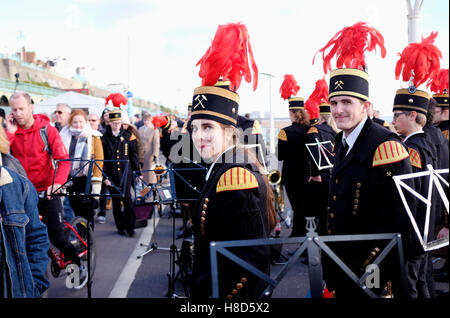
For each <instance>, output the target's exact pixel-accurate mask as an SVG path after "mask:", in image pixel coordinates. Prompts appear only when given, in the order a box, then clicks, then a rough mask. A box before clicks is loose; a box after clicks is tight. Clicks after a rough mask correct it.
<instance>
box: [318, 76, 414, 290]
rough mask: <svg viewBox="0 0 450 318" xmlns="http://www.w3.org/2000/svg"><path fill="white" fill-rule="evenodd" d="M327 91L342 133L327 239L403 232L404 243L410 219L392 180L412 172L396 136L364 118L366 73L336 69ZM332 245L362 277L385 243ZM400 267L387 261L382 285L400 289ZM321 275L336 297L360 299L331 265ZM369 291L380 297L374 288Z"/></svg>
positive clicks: (331, 183)
mask: <svg viewBox="0 0 450 318" xmlns="http://www.w3.org/2000/svg"><path fill="white" fill-rule="evenodd" d="M329 90H330V95H329V99H330V105H331V113H332V115H333V118H334V120H335V121H336V125H337V127H338V128H339V129H342V131H341V132H340V133H339V134H338V135H337V136H336V143H335V152H336V156H335V161H334V167H333V170H332V174H331V180H330V189H329V211H328V230H327V232H328V234H330V235H345V234H346V235H351V234H375V233H401V234H402V239H403V240H405V238H406V239H407V238H408V233H409V220H408V216H407V213H406V211H405V209H404V207H403V205H402V201H401V199H400V196H399V194H398V193H397V190H396V187H395V183H394V180H393V178H392V177H393V176H395V175H402V174H407V173H411V172H412V168H411V163H410V161H409V154H408V151H407V150H406V148H405V147H404V145H403V144H402V143H401V140H400V139H399V137H398V136H397V135H396V134H395V133H392V132H391V131H389V130H387V129H385V128H383V127H381V126H380V125H377V124H374V123H373V122H372V121H371V120H370V119H369V118H368V115H367V114H368V113H367V112H368V109H369V106H370V102H369V96H368V92H369V91H368V90H369V79H368V74H367V73H366V72H365V71H363V70H359V69H336V70H334V71H332V72H331V75H330V86H329ZM405 243H406V242H404V246H405V245H406V244H405ZM334 244H336V249H334V251H335V252H336V253H337V255H338V256H339V257H341V259H342V260H343V261H344V262H345V263H346V264H347V265H348V266H349V267H350V269H352V270H353V271H354V272H355V273H356V274H358V275H362V274H363V273H364V272H365V270H366V266H367V265H369V264H370V260H374V259H375V258H376V257H375V256H376V254H377V253H379V251H380V248H381V247H382V245H380V244H383V243H382V242H375V241H361V242H358V243H345V244H344V245H343V244H340V245H339V243H334ZM334 244H330V245H334ZM387 261H388V260H385V262H387ZM382 264H383V263H382ZM324 265H325V264H324ZM398 267H399V266H398V263H394V264H393V263H390V262H387V264H386V266H385V267H382V268H380V273H381V277H380V281H381V282H382V283H386V282H387V280H391V281H392V285H393V288H394V290H399V289H400V288H401V284H400V282H399V281H394V278H399V273H398V272H396V270H397V269H398ZM324 276H325V279H326V282H327V284H328V287H329V289H330V290H335V293H336V297H353V296H356V297H358V296H361V295H363V294H364V293H363V291H362V290H361V289H360V288H358V287H357V286H356V284H354V283H353V282H351V281H350V280H349V278H348V277H347V276H346V275H345V274H343V273H342V272H340V271H339V270H335V269H333V268H332V266H330V267H324ZM380 287H383V285H381V286H380ZM372 291H373V292H375V293H377V292H378V293H380V291H377V290H375V289H374V290H372ZM396 297H398V296H397V295H396Z"/></svg>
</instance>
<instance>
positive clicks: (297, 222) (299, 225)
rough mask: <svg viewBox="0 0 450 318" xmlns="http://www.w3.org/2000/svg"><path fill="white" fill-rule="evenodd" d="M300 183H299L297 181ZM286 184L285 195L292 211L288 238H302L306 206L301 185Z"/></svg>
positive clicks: (304, 229) (304, 230)
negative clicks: (290, 229)
mask: <svg viewBox="0 0 450 318" xmlns="http://www.w3.org/2000/svg"><path fill="white" fill-rule="evenodd" d="M299 183H300V181H299ZM299 183H298V184H286V185H285V189H286V194H287V196H288V199H289V203H290V204H291V208H292V211H293V214H292V215H293V216H294V218H293V220H292V231H291V234H290V236H292V237H295V236H304V235H305V234H306V228H305V227H306V220H305V216H306V206H305V199H306V198H305V195H304V194H305V193H304V190H305V189H304V186H303V183H301V184H299Z"/></svg>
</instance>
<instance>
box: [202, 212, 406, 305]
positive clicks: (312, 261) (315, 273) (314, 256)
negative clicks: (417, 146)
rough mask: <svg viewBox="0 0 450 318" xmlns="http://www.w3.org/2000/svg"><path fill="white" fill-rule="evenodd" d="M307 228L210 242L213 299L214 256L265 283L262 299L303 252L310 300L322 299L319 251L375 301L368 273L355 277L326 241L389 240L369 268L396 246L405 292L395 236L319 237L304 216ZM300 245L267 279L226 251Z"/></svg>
mask: <svg viewBox="0 0 450 318" xmlns="http://www.w3.org/2000/svg"><path fill="white" fill-rule="evenodd" d="M306 220H307V225H306V228H307V230H308V233H307V234H306V237H288V238H268V239H254V240H236V241H220V242H211V243H210V257H211V280H212V297H213V298H219V278H218V277H219V275H218V274H219V273H218V263H217V254H218V253H220V254H221V255H223V256H225V257H226V258H228V259H229V260H231V261H232V262H234V263H236V264H238V265H239V266H241V267H242V268H244V269H245V270H247V271H249V272H250V273H252V274H254V275H255V276H257V277H258V278H260V279H262V280H264V281H265V282H267V283H268V287H267V288H266V289H265V290H264V292H263V293H262V295H261V297H269V296H270V295H271V294H272V292H273V290H274V289H275V288H276V287H277V286H278V284H279V283H280V282H281V280H282V279H283V278H284V277H285V275H286V274H287V272H288V271H289V270H290V269H291V268H292V267H293V265H294V264H295V262H296V261H297V260H298V258H299V257H300V256H301V255H302V254H303V253H304V252H305V251H306V253H307V256H308V271H309V281H310V291H311V297H312V298H322V297H323V279H322V278H323V275H322V260H321V251H323V252H324V253H326V254H327V255H328V256H329V257H330V258H331V260H332V261H333V262H334V263H336V264H337V265H338V266H339V268H340V269H342V270H343V271H344V273H345V274H346V275H347V276H348V277H349V278H350V279H351V280H352V281H353V282H354V283H355V284H356V285H357V286H358V287H359V288H361V290H362V291H363V292H364V293H366V294H367V295H368V296H369V297H370V298H378V297H379V296H378V295H377V294H375V293H374V292H373V291H371V290H370V288H368V287H367V286H366V284H365V282H366V278H367V277H368V275H370V274H371V273H370V272H368V271H366V272H365V273H364V274H363V275H362V276H361V277H358V275H356V274H355V273H354V272H353V271H352V270H351V269H350V268H349V267H348V266H347V265H346V264H345V263H344V262H343V261H342V260H341V259H340V258H339V257H338V256H337V255H336V254H335V253H334V252H333V251H332V250H331V249H330V247H329V246H328V245H327V244H326V243H328V242H345V241H348V242H356V241H368V240H389V243H388V244H387V245H386V247H385V248H384V249H382V250H381V251H380V253H379V254H378V257H377V258H376V259H375V260H374V261H373V262H372V265H377V266H378V265H379V264H380V263H381V261H383V259H385V258H386V256H387V255H388V253H389V252H390V251H392V249H393V248H394V247H395V246H397V252H398V260H399V273H400V276H401V277H400V279H401V285H402V286H401V290H402V292H403V294H405V293H406V273H405V268H404V256H403V255H404V254H403V246H402V239H401V236H400V234H398V233H389V234H365V235H333V236H331V235H330V236H322V237H321V236H319V235H318V233H317V232H315V230H316V225H315V223H314V217H306ZM292 243H300V246H299V247H298V249H297V250H296V251H295V253H294V254H293V255H292V256H291V257H290V258H289V260H288V261H287V263H286V264H284V265H283V266H282V268H281V270H280V271H279V272H278V273H277V274H276V275H275V277H274V278H272V277H270V275H267V274H266V273H264V272H262V271H260V270H259V269H257V268H256V267H255V266H253V265H251V264H249V263H248V262H246V261H244V260H243V259H241V258H240V257H238V256H236V255H235V254H233V253H232V252H230V251H229V250H228V248H231V247H244V246H263V245H279V244H292Z"/></svg>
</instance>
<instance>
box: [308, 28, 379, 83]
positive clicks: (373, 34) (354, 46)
mask: <svg viewBox="0 0 450 318" xmlns="http://www.w3.org/2000/svg"><path fill="white" fill-rule="evenodd" d="M377 45H378V46H379V47H380V49H381V57H382V58H385V57H386V49H385V47H384V37H383V35H382V34H381V33H380V32H379V31H378V30H377V29H375V28H373V27H371V26H369V25H367V24H366V23H365V22H357V23H355V24H354V25H352V26H350V27H345V28H343V29H342V30H341V31H339V32H338V33H336V34H335V35H334V36H333V38H332V39H331V40H330V41H328V43H327V44H326V45H325V46H324V47H323V48H322V49H320V50H319V51H318V52H317V53H319V52H322V58H323V71H324V73H325V74H326V73H327V72H328V71H331V59H332V58H333V57H334V56H336V67H337V68H341V67H342V66H343V65H345V67H347V68H356V69H361V70H363V69H364V67H365V66H366V61H365V56H364V52H365V51H369V52H370V51H373V50H375V49H376V46H377ZM329 48H331V49H330V51H329V52H328V54H326V55H325V51H326V50H327V49H329ZM317 53H316V55H317ZM314 59H315V56H314ZM314 59H313V64H314Z"/></svg>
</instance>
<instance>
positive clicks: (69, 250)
mask: <svg viewBox="0 0 450 318" xmlns="http://www.w3.org/2000/svg"><path fill="white" fill-rule="evenodd" d="M10 106H11V114H9V115H8V117H7V120H6V129H7V136H8V139H9V142H10V148H11V154H12V155H13V156H14V157H15V158H16V159H18V160H19V162H20V163H21V164H22V166H23V168H24V169H25V172H26V173H27V176H28V178H29V179H30V181H31V183H33V185H34V187H35V188H36V191H37V192H38V194H39V203H38V210H39V213H40V214H41V215H42V221H43V222H44V223H45V224H46V225H47V228H48V235H49V238H50V241H51V242H52V243H53V244H54V245H55V246H56V247H57V248H58V249H59V250H61V251H62V252H63V253H64V254H65V255H67V257H68V258H69V259H70V260H72V261H73V262H74V263H75V264H77V265H79V264H80V259H79V257H78V255H77V253H76V251H75V248H74V247H73V245H72V244H71V243H70V242H69V241H68V239H67V238H66V237H65V235H64V227H63V223H62V222H63V209H62V203H61V200H60V198H58V197H51V196H50V194H51V192H52V187H53V189H58V188H59V187H60V186H61V185H62V184H64V182H66V181H67V177H68V175H69V171H70V161H61V162H59V163H58V169H57V171H56V175H55V180H54V184H53V175H54V174H55V169H54V167H53V163H52V159H54V160H60V159H69V154H68V152H67V149H66V147H65V146H64V144H63V142H62V140H61V136H60V135H59V133H58V131H57V130H56V128H55V127H53V126H51V125H50V120H49V119H48V117H46V116H44V115H33V104H31V97H30V95H28V94H27V93H24V92H16V93H14V94H13V95H12V96H11V98H10ZM46 126H47V137H48V138H47V139H48V147H49V148H50V149H49V150H47V149H46V145H45V143H44V140H43V138H42V136H41V131H40V130H41V128H43V127H46ZM50 153H51V155H50Z"/></svg>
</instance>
